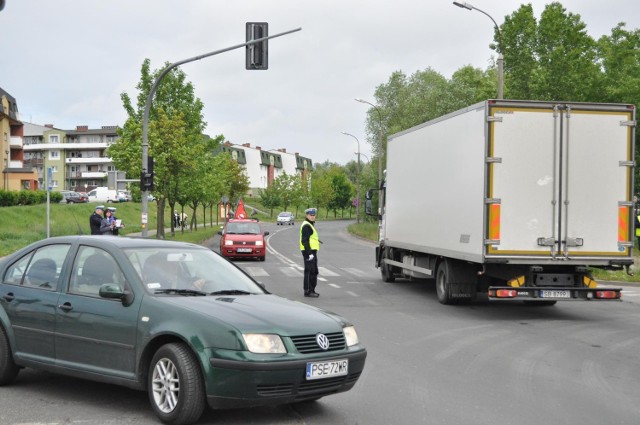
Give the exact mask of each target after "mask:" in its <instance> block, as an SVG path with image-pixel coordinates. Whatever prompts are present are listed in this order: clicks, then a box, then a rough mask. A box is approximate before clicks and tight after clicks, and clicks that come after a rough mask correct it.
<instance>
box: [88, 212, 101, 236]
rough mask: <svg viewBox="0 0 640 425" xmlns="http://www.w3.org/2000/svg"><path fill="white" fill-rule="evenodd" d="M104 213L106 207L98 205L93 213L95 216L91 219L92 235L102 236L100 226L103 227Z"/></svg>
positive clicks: (92, 215)
mask: <svg viewBox="0 0 640 425" xmlns="http://www.w3.org/2000/svg"><path fill="white" fill-rule="evenodd" d="M103 211H104V205H98V206H97V207H96V209H95V211H93V214H91V216H90V217H89V227H90V228H91V234H92V235H101V234H102V232H100V225H102V214H103Z"/></svg>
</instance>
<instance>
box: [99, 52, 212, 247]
mask: <svg viewBox="0 0 640 425" xmlns="http://www.w3.org/2000/svg"><path fill="white" fill-rule="evenodd" d="M168 65H169V64H168V63H167V64H166V65H165V66H168ZM161 71H162V70H155V71H153V72H152V71H151V69H150V61H149V59H145V60H144V62H143V64H142V68H141V77H140V81H139V83H138V84H137V86H136V89H137V90H138V95H137V102H136V105H135V106H134V105H133V102H132V101H131V98H130V97H129V95H128V94H127V93H124V92H123V93H122V94H121V95H120V97H121V99H122V103H123V107H124V109H125V111H126V112H127V115H128V118H127V121H126V122H125V124H124V126H123V128H122V129H121V130H119V131H118V135H119V139H118V142H117V143H116V144H114V145H112V146H111V147H110V148H109V149H108V152H107V154H108V155H109V156H110V157H111V158H112V159H113V162H114V165H115V166H116V168H118V169H119V170H123V171H125V172H126V173H127V175H128V176H139V175H140V172H141V170H142V164H141V162H142V161H141V157H142V120H143V115H144V106H145V102H146V99H147V96H148V94H149V92H150V90H151V87H152V85H153V83H154V81H155V79H156V77H157V76H158V75H159V74H160V72H161ZM202 109H203V104H202V102H201V101H200V99H198V98H197V97H195V94H194V88H193V85H192V84H191V83H188V82H186V75H185V74H184V72H182V71H181V70H180V69H173V70H172V71H170V72H169V73H168V74H167V75H166V76H165V77H164V79H163V80H162V82H161V83H160V85H159V86H158V88H157V91H156V93H155V96H154V99H153V103H152V107H151V110H150V111H149V135H148V136H149V137H148V140H149V156H151V157H153V158H154V174H155V179H154V181H155V185H156V188H155V189H154V195H156V198H157V199H158V202H157V205H158V227H157V232H156V237H157V238H163V237H164V227H165V224H164V208H165V204H166V203H169V205H170V207H171V208H173V205H175V202H176V196H177V195H178V185H179V182H180V181H181V178H183V177H185V175H188V174H189V173H188V172H189V170H192V169H193V166H194V164H195V159H196V158H197V157H198V155H201V154H203V153H204V151H205V148H206V143H204V138H203V136H202V131H203V129H204V127H205V125H206V123H205V122H204V120H203V115H202Z"/></svg>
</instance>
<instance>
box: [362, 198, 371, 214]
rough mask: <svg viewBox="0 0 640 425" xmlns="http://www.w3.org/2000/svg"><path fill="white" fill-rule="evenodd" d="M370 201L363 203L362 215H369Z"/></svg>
mask: <svg viewBox="0 0 640 425" xmlns="http://www.w3.org/2000/svg"><path fill="white" fill-rule="evenodd" d="M371 208H372V207H371V199H367V200H366V201H364V213H365V214H367V215H371Z"/></svg>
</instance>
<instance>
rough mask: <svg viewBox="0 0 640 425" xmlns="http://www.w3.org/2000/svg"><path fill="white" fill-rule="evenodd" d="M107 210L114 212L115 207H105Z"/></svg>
mask: <svg viewBox="0 0 640 425" xmlns="http://www.w3.org/2000/svg"><path fill="white" fill-rule="evenodd" d="M107 211H111V212H112V213H114V212H116V207H107Z"/></svg>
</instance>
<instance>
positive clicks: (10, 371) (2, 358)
mask: <svg viewBox="0 0 640 425" xmlns="http://www.w3.org/2000/svg"><path fill="white" fill-rule="evenodd" d="M19 371H20V368H19V367H18V366H17V365H16V364H15V362H14V361H13V356H12V355H11V347H10V346H9V339H8V338H7V333H6V332H5V330H4V328H3V327H2V326H0V385H7V384H10V383H11V382H13V380H14V379H15V378H16V376H18V372H19Z"/></svg>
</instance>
